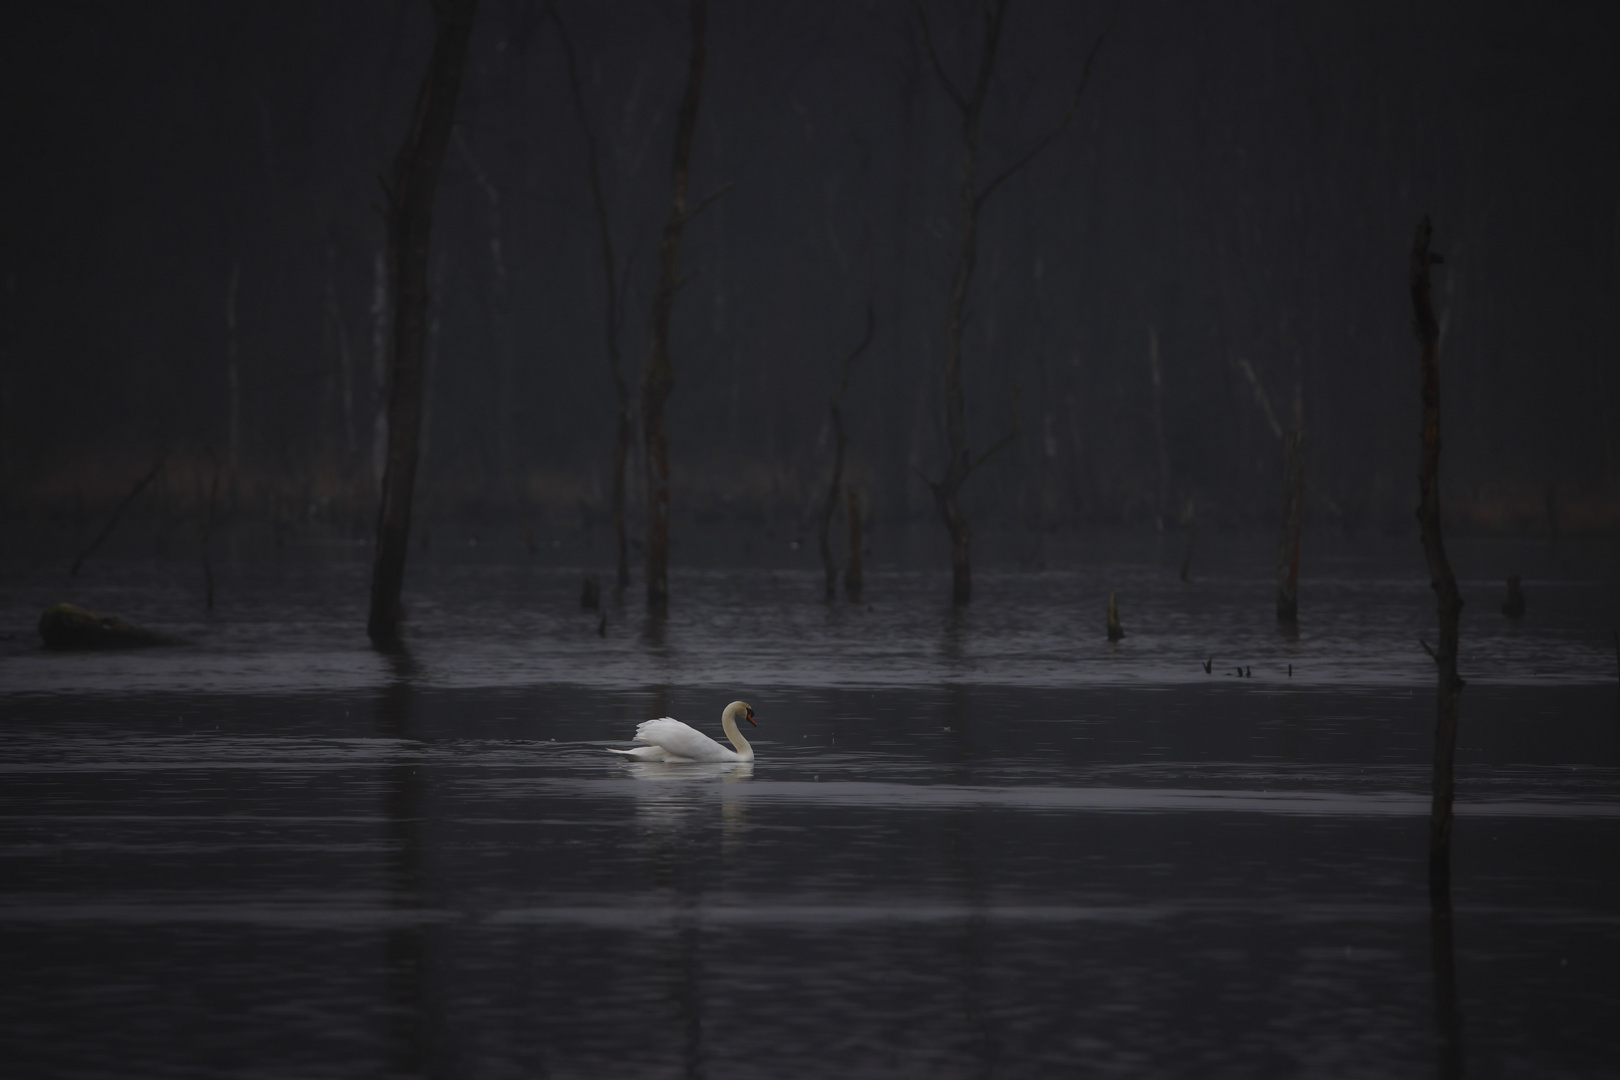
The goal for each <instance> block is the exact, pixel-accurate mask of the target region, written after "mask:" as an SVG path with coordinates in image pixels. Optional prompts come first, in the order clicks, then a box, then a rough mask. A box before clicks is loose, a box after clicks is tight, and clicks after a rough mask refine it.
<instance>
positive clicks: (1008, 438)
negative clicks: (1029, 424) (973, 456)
mask: <svg viewBox="0 0 1620 1080" xmlns="http://www.w3.org/2000/svg"><path fill="white" fill-rule="evenodd" d="M1023 392H1024V389H1023V387H1017V388H1015V389H1014V390H1013V425H1012V430H1011V431H1009V432H1007V434H1005V435H1003V436H1002V437H1001V438H1000V439H998V440H996V442H995V444H994V445H993V446H991V447H990V449H988V450H986V451H985V452H984V453H982V454H980V455H979V460H978V461H975V462H974V463H973V464H971V465H969V466H968V475H970V476H971V475H972V474H973V473H976V472H978V471H979V469H980V467H981V466H983V465H984V463H985V462H987V461H989V460H990V459H991V458H992V457H994V456H995V455H996V454H997V453H999V452H1000V451H1002V450H1003V449H1005V448H1006V447H1008V446H1011V445H1012V442H1013V440H1014V439H1016V438H1018V432H1019V429H1020V427H1021V426H1022V425H1021V423H1020V422H1019V416H1018V398H1019V395H1021V394H1022V393H1023Z"/></svg>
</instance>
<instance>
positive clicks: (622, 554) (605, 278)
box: [546, 0, 632, 589]
mask: <svg viewBox="0 0 1620 1080" xmlns="http://www.w3.org/2000/svg"><path fill="white" fill-rule="evenodd" d="M546 12H547V13H548V14H549V15H550V16H551V21H552V22H553V23H554V24H555V25H556V27H557V37H558V39H559V40H560V41H561V42H562V47H563V56H564V58H565V59H566V60H567V62H568V88H569V90H570V92H571V93H572V94H573V98H574V115H575V116H576V117H577V118H578V119H579V130H580V133H581V134H582V135H584V137H585V167H586V172H587V174H588V176H589V178H590V184H591V205H592V206H593V207H594V208H595V210H596V231H597V234H598V235H599V236H600V237H601V241H602V336H603V340H604V341H605V342H606V345H607V361H608V374H609V375H610V376H612V378H613V393H614V395H615V396H616V398H617V399H618V403H619V423H618V430H617V431H616V432H615V435H614V440H613V495H612V498H613V507H612V515H613V543H614V548H615V551H616V554H617V557H618V567H617V572H618V582H619V588H620V589H627V588H629V587H630V542H629V538H628V536H627V535H626V532H625V523H624V499H625V469H626V467H627V466H628V464H629V461H630V435H631V431H632V423H631V398H630V381H629V380H628V379H626V378H625V376H624V369H623V367H622V366H621V365H620V363H619V306H618V305H619V294H618V288H619V275H618V270H617V269H616V268H615V266H614V262H613V230H612V229H610V228H609V227H608V213H607V198H606V196H604V195H603V193H602V170H601V166H600V163H599V161H598V159H597V153H596V134H595V132H594V131H593V130H592V128H591V123H590V118H589V116H588V115H587V114H586V112H585V91H584V84H583V82H582V80H581V79H580V76H579V65H578V63H577V61H576V58H575V56H574V43H573V40H572V39H571V38H569V36H568V31H567V29H566V28H565V27H564V26H563V22H562V18H561V16H559V15H558V14H557V6H556V4H554V3H552V2H551V0H547V3H546Z"/></svg>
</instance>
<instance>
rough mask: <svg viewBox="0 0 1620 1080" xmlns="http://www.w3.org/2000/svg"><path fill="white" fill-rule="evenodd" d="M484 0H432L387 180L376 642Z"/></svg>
mask: <svg viewBox="0 0 1620 1080" xmlns="http://www.w3.org/2000/svg"><path fill="white" fill-rule="evenodd" d="M477 7H478V0H439V2H437V3H435V4H434V8H433V11H434V16H435V21H436V23H437V27H438V29H437V34H436V36H435V38H434V42H433V55H432V57H431V58H430V59H429V60H428V70H427V73H426V74H425V75H424V76H423V78H422V86H421V90H420V91H419V92H418V94H417V99H416V109H415V112H414V113H413V114H412V117H411V126H410V130H409V131H408V132H407V133H406V136H405V142H404V145H403V146H401V147H400V151H399V156H398V157H397V158H395V159H394V169H393V175H392V177H391V178H390V184H389V186H388V255H389V271H390V272H389V279H390V281H391V283H392V285H393V297H394V304H393V308H394V333H393V363H392V364H391V365H390V372H389V374H390V378H389V385H388V460H387V464H386V466H385V467H384V471H383V483H382V498H381V504H380V505H379V507H378V510H377V551H376V561H375V562H374V563H373V565H372V577H371V616H370V619H369V620H368V622H367V625H366V632H367V633H368V634H369V635H370V636H371V638H372V640H373V641H377V642H394V641H397V640H398V639H399V633H400V623H401V621H402V619H401V611H400V604H399V594H400V588H401V586H402V585H403V584H404V581H405V556H406V552H407V551H408V549H409V545H410V531H411V500H412V497H413V495H414V493H415V487H416V463H417V454H418V450H419V445H418V440H419V437H420V435H421V427H422V383H423V366H424V360H425V355H426V352H427V335H428V282H427V271H428V236H429V233H430V231H431V228H432V223H433V195H434V191H435V189H436V188H437V187H438V181H439V168H440V166H441V165H442V164H443V162H444V151H445V146H446V144H447V143H448V142H449V140H450V129H451V126H452V125H453V124H454V122H455V116H456V97H457V95H458V93H459V91H460V89H461V73H462V69H463V67H464V66H465V64H466V58H467V41H468V38H469V37H471V35H472V25H473V17H474V14H475V12H476V10H477Z"/></svg>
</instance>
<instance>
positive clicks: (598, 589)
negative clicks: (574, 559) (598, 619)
mask: <svg viewBox="0 0 1620 1080" xmlns="http://www.w3.org/2000/svg"><path fill="white" fill-rule="evenodd" d="M579 606H580V607H582V608H584V609H585V610H586V611H595V610H596V609H597V608H599V607H601V606H602V583H601V582H600V581H599V580H597V577H596V575H595V574H586V575H585V582H584V584H583V585H581V586H580V590H579Z"/></svg>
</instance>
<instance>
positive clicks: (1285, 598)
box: [1277, 428, 1305, 623]
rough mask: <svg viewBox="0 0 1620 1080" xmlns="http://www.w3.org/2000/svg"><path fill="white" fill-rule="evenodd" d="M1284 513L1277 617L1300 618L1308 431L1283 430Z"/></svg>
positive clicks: (1279, 536) (1289, 620)
mask: <svg viewBox="0 0 1620 1080" xmlns="http://www.w3.org/2000/svg"><path fill="white" fill-rule="evenodd" d="M1282 443H1283V515H1282V527H1281V529H1280V530H1279V531H1278V533H1277V621H1278V622H1280V623H1292V622H1296V621H1298V619H1299V534H1300V529H1301V528H1302V527H1303V525H1304V521H1305V432H1304V431H1303V430H1301V429H1299V428H1295V429H1294V430H1292V431H1285V432H1283V439H1282Z"/></svg>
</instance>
